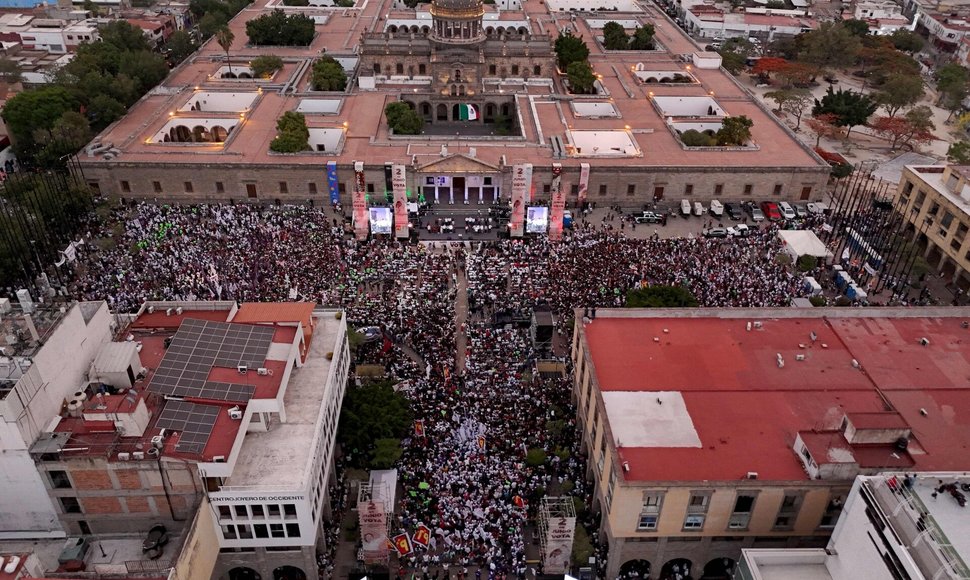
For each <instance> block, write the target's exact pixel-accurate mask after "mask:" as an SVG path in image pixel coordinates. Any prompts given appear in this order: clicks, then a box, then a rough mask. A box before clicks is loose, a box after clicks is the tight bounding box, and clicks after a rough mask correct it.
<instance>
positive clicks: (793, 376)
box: [584, 308, 970, 480]
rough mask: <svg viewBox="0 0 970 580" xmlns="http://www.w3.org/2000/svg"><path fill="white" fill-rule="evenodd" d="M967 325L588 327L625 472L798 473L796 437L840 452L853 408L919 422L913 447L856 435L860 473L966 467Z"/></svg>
mask: <svg viewBox="0 0 970 580" xmlns="http://www.w3.org/2000/svg"><path fill="white" fill-rule="evenodd" d="M967 322H970V309H968V308H934V309H928V310H924V309H921V310H913V309H895V308H885V309H883V308H868V309H865V310H848V309H819V308H813V309H765V310H746V309H732V310H728V311H725V310H707V309H692V310H689V311H683V310H653V311H643V310H622V311H617V310H599V311H598V314H597V317H596V319H595V320H594V321H592V322H591V323H589V324H586V325H585V327H584V330H585V335H586V341H587V344H588V348H589V355H590V358H591V360H592V364H593V370H594V371H595V376H596V381H597V383H598V385H599V388H600V390H601V392H602V393H603V400H604V402H605V407H606V411H607V415H608V417H609V419H610V424H611V430H612V434H613V437H614V439H616V440H617V441H618V445H617V447H618V449H619V453H620V456H621V457H622V458H623V460H626V461H628V462H629V463H630V471H629V472H628V473H626V474H625V476H626V477H627V479H631V480H656V479H661V478H663V479H670V480H704V479H709V480H722V479H728V480H730V479H737V478H740V477H743V476H744V475H745V473H746V472H748V471H754V472H758V473H759V477H760V478H762V479H774V480H803V479H807V478H808V475H807V474H806V472H805V470H804V468H803V466H802V464H801V462H800V461H799V460H798V458H797V457H796V455H795V453H794V452H793V449H792V442H793V440H794V438H795V436H796V435H797V434H798V433H799V432H806V435H805V439H806V444H808V445H809V446H810V447H811V446H812V445H816V446H819V447H820V448H822V454H821V457H823V458H824V457H825V455H826V453H827V452H828V451H832V453H834V454H835V455H833V456H832V457H831V458H830V460H831V461H832V462H838V460H839V457H838V452H837V450H838V449H841V448H846V447H848V444H847V443H845V442H844V440H843V441H835V440H834V439H832V436H833V434H834V435H838V437H841V436H842V435H841V433H839V431H838V430H839V428H840V425H841V422H842V419H843V417H844V416H845V415H846V414H849V415H850V419H852V420H853V421H856V422H857V425H858V426H859V427H860V428H866V429H898V428H900V427H902V426H904V425H908V426H909V427H910V428H911V429H912V435H911V438H910V442H911V446H910V449H909V453H902V454H900V453H898V450H896V449H895V448H894V446H893V445H892V444H891V443H892V442H890V444H886V445H876V444H873V445H865V446H862V447H859V446H857V445H853V446H852V453H854V454H855V457H854V460H855V462H856V463H858V464H859V465H860V467H861V468H863V469H869V468H871V469H878V468H898V469H909V468H912V469H914V470H919V471H958V470H964V469H970V460H968V459H967V457H968V455H967V449H970V417H966V416H964V415H962V414H960V413H956V412H955V411H954V410H955V409H961V408H970V328H966V327H964V324H965V323H967ZM749 325H750V329H749ZM924 337H925V338H927V339H928V340H929V344H927V345H925V346H924V345H922V344H921V342H920V339H921V338H924ZM779 356H780V357H781V361H782V364H779ZM618 393H630V394H631V395H627V396H628V397H629V396H633V398H634V399H636V401H634V402H631V401H627V400H626V399H622V400H621V403H623V402H625V403H628V404H626V405H624V404H616V399H617V394H618ZM634 394H635V395H634ZM681 400H682V403H681ZM681 405H683V407H682V408H681ZM924 411H925V414H924V413H923V412H924ZM890 415H891V416H890ZM657 422H660V423H661V424H662V423H664V422H668V423H670V424H671V425H672V427H671V429H669V430H668V429H660V428H656V423H657ZM631 425H634V426H636V425H641V426H640V427H634V428H631ZM650 425H653V426H654V427H651V426H650ZM631 429H632V432H631ZM692 432H694V433H696V436H697V437H698V438H699V445H697V444H696V443H694V442H693V440H692V435H691V433H692ZM813 432H815V433H813ZM819 438H822V439H825V440H824V441H823V440H817V439H819ZM813 456H817V454H816V453H815V452H813Z"/></svg>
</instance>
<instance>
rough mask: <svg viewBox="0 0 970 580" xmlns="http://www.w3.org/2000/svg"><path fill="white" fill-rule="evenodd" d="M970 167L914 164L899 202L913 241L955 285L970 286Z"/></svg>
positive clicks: (906, 173) (898, 195)
mask: <svg viewBox="0 0 970 580" xmlns="http://www.w3.org/2000/svg"><path fill="white" fill-rule="evenodd" d="M968 177H970V167H961V166H956V165H950V166H942V165H932V166H925V165H918V166H917V165H910V166H907V167H906V168H905V169H904V170H903V175H902V179H901V180H900V182H899V189H898V190H897V191H896V198H895V202H894V203H895V206H896V210H897V211H899V212H900V213H901V214H902V216H903V218H904V219H905V220H906V222H907V230H908V232H909V233H910V235H912V241H914V242H918V243H920V244H925V245H926V250H925V252H924V254H923V256H924V257H925V258H926V260H927V262H929V264H930V266H932V267H933V268H935V269H936V270H937V272H938V273H939V274H940V275H942V276H944V277H945V278H947V279H948V280H949V282H950V283H951V284H953V285H954V287H956V288H958V289H960V291H963V292H966V291H967V290H968V289H970V241H968V236H967V232H968V231H970V183H968V182H967V178H968Z"/></svg>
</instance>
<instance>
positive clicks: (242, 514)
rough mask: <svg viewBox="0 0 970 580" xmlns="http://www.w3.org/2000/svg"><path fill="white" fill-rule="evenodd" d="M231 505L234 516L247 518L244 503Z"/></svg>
mask: <svg viewBox="0 0 970 580" xmlns="http://www.w3.org/2000/svg"><path fill="white" fill-rule="evenodd" d="M233 507H234V508H235V510H236V517H237V518H248V517H249V510H248V509H246V506H244V505H237V506H233Z"/></svg>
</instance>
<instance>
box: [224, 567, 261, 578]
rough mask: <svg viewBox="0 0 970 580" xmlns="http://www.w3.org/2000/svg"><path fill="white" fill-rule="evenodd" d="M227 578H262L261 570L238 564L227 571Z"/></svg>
mask: <svg viewBox="0 0 970 580" xmlns="http://www.w3.org/2000/svg"><path fill="white" fill-rule="evenodd" d="M223 578H224V579H225V580H262V576H260V575H259V572H257V571H256V570H253V569H252V568H247V567H245V566H238V567H236V568H233V569H232V570H229V571H228V572H226V575H225V576H223Z"/></svg>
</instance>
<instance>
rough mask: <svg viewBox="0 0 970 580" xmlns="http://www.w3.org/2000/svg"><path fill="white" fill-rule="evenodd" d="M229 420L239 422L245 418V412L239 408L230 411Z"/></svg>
mask: <svg viewBox="0 0 970 580" xmlns="http://www.w3.org/2000/svg"><path fill="white" fill-rule="evenodd" d="M229 418H230V419H234V420H236V421H239V420H241V419H242V418H243V412H242V410H241V409H240V408H239V407H233V408H231V409H229Z"/></svg>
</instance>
